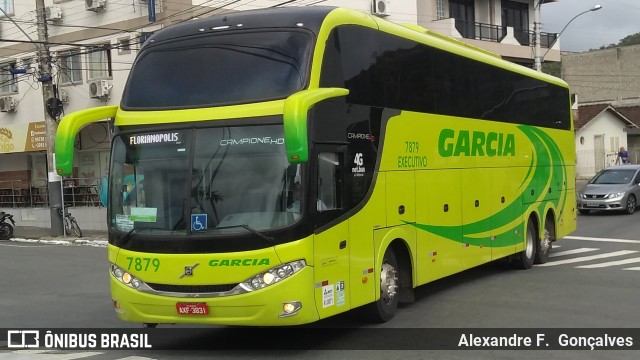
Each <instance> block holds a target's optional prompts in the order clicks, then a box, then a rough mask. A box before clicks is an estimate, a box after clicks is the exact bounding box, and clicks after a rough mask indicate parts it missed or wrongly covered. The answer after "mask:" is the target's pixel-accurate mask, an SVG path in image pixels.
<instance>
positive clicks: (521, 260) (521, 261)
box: [513, 218, 540, 270]
mask: <svg viewBox="0 0 640 360" xmlns="http://www.w3.org/2000/svg"><path fill="white" fill-rule="evenodd" d="M539 242H540V238H539V237H538V228H537V226H536V223H535V222H534V221H533V219H532V218H529V221H528V222H527V232H526V233H525V244H524V250H522V251H521V252H520V253H519V254H516V256H515V259H514V261H513V265H514V266H515V267H516V268H518V269H524V270H526V269H531V267H532V266H533V262H534V260H535V257H536V246H537V245H536V244H537V243H539Z"/></svg>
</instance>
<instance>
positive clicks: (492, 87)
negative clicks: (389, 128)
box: [321, 26, 571, 129]
mask: <svg viewBox="0 0 640 360" xmlns="http://www.w3.org/2000/svg"><path fill="white" fill-rule="evenodd" d="M328 45H329V46H328V47H327V51H326V54H325V64H324V66H323V74H322V79H321V85H322V86H341V87H345V88H347V89H349V90H350V93H349V95H348V96H347V101H348V102H350V103H356V104H363V105H370V106H377V107H389V108H395V109H403V110H412V111H418V112H425V113H436V114H443V115H450V116H459V117H467V118H475V119H487V120H495V121H502V122H509V123H516V124H526V125H534V126H543V127H551V128H560V129H569V128H570V126H571V124H570V114H569V109H570V106H569V93H568V89H566V88H563V87H560V86H557V85H553V84H549V83H546V82H544V81H541V80H538V79H534V78H530V77H527V76H525V75H522V74H519V73H516V72H512V71H508V70H505V69H501V68H498V67H494V66H491V65H489V64H485V63H482V62H479V61H475V60H472V59H469V58H466V57H463V56H460V55H457V54H453V53H449V52H446V51H443V50H440V49H437V48H433V47H430V46H427V45H424V44H420V43H416V42H413V41H410V40H407V39H403V38H400V37H397V36H393V35H390V34H386V33H384V32H380V31H376V30H373V29H368V28H363V27H358V26H344V27H340V28H338V29H335V30H334V32H333V33H332V36H331V39H330V41H329V42H328ZM338 58H339V61H338V60H337V59H338ZM328 64H330V65H328ZM336 64H339V68H340V69H336ZM339 76H341V77H342V79H339Z"/></svg>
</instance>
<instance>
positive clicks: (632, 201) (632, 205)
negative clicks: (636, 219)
mask: <svg viewBox="0 0 640 360" xmlns="http://www.w3.org/2000/svg"><path fill="white" fill-rule="evenodd" d="M637 206H638V202H637V201H636V197H635V196H634V195H633V194H631V195H629V197H628V198H627V206H626V207H625V209H624V211H625V213H627V215H631V214H633V213H634V212H635V211H636V207H637Z"/></svg>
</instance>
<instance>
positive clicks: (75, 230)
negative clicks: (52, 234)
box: [69, 219, 82, 237]
mask: <svg viewBox="0 0 640 360" xmlns="http://www.w3.org/2000/svg"><path fill="white" fill-rule="evenodd" d="M69 223H70V225H71V231H73V233H74V234H76V236H77V237H82V230H80V226H78V222H77V221H76V219H69Z"/></svg>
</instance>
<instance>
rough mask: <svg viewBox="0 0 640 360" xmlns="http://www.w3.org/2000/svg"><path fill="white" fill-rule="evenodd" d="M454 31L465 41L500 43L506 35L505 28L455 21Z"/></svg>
mask: <svg viewBox="0 0 640 360" xmlns="http://www.w3.org/2000/svg"><path fill="white" fill-rule="evenodd" d="M456 30H458V32H459V33H460V35H462V37H463V38H466V39H476V40H484V41H493V42H500V41H502V39H504V37H505V36H506V35H507V27H506V26H500V25H491V24H483V23H477V22H468V21H460V20H456Z"/></svg>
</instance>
